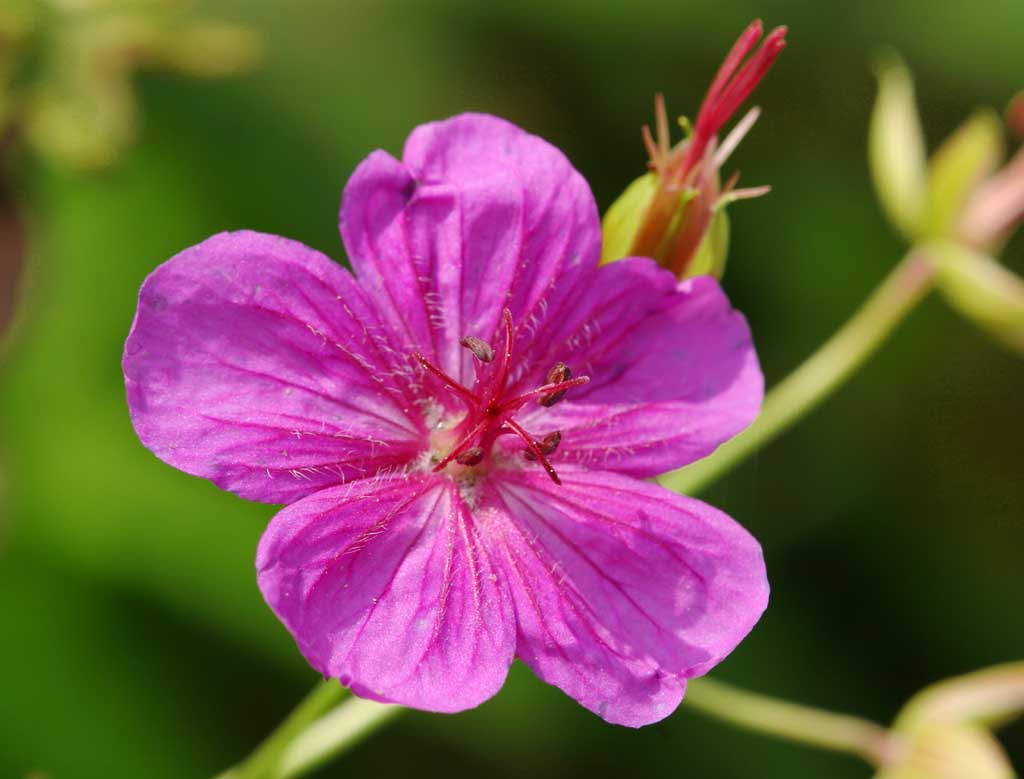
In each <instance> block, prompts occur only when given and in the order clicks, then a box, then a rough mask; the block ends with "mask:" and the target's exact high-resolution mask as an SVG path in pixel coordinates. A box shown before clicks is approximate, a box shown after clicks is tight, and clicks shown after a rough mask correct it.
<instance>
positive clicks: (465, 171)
mask: <svg viewBox="0 0 1024 779" xmlns="http://www.w3.org/2000/svg"><path fill="white" fill-rule="evenodd" d="M341 232H342V237H343V238H344V241H345V246H346V248H347V249H348V252H349V257H350V259H351V261H352V266H353V268H354V270H355V271H356V275H357V277H358V278H359V281H360V284H362V285H364V286H365V287H366V288H367V289H368V290H369V291H370V294H371V295H373V297H374V298H375V300H377V302H378V306H379V307H380V308H381V309H382V311H384V312H385V313H384V316H386V317H387V326H388V327H390V328H391V329H392V331H394V332H396V333H401V334H402V337H404V338H405V339H406V344H407V347H406V348H407V349H418V350H419V351H421V352H423V353H424V354H426V355H427V356H429V357H431V358H432V359H433V360H434V361H435V363H436V364H437V365H438V366H439V367H441V368H442V370H444V371H446V372H447V373H448V374H449V375H451V376H454V377H455V378H458V379H461V380H462V381H463V383H468V382H471V380H472V377H473V370H472V362H471V359H472V358H471V356H470V355H469V353H468V352H466V350H464V349H461V348H460V347H459V339H460V338H462V337H463V336H466V335H471V336H476V337H479V338H483V339H484V340H487V341H491V342H492V343H494V341H495V339H496V338H497V333H496V330H497V328H498V326H499V323H500V317H501V311H502V309H503V308H505V307H508V308H509V309H510V310H511V311H512V315H513V318H514V320H515V322H516V323H517V325H518V326H519V340H520V341H522V342H523V343H521V344H520V346H518V347H517V351H523V348H522V347H523V345H524V344H525V342H526V341H528V340H529V338H530V335H531V334H532V332H534V331H535V330H536V329H537V328H538V327H540V326H541V325H542V324H543V323H544V321H546V320H547V319H548V318H550V317H555V316H560V315H561V313H562V312H563V311H564V309H565V308H566V307H567V306H568V305H569V302H570V301H571V299H572V297H573V296H574V294H575V291H576V288H577V285H578V284H579V282H580V281H581V280H582V279H584V278H585V277H586V276H587V275H588V274H589V273H591V272H592V271H593V269H594V268H595V267H596V265H597V260H598V257H599V254H600V222H599V219H598V214H597V207H596V205H595V203H594V199H593V196H592V195H591V193H590V188H589V187H588V186H587V183H586V181H584V179H583V178H582V177H581V176H580V175H579V173H577V172H576V171H575V170H574V169H573V167H572V165H571V164H570V163H569V161H568V160H567V159H566V158H565V155H563V154H562V153H561V152H560V151H559V150H558V149H556V148H555V147H554V146H552V145H550V144H549V143H547V142H546V141H544V140H542V139H540V138H538V137H536V136H533V135H530V134H528V133H526V132H524V131H523V130H521V129H519V128H518V127H516V126H515V125H512V124H510V123H508V122H506V121H504V120H502V119H498V118H496V117H492V116H485V115H480V114H463V115H461V116H456V117H454V118H452V119H448V120H446V121H443V122H436V123H432V124H427V125H423V126H421V127H418V128H417V129H416V130H415V131H414V132H413V133H412V135H410V136H409V139H408V141H407V142H406V145H405V153H404V158H403V161H402V162H399V161H397V160H395V159H394V158H393V157H391V156H389V155H387V154H385V153H384V152H375V153H374V154H371V155H370V156H369V157H368V158H367V159H366V160H365V161H364V162H363V163H362V164H361V165H360V166H359V168H357V169H356V171H355V173H354V174H353V175H352V178H351V179H350V180H349V183H348V185H347V186H346V188H345V195H344V197H343V199H342V207H341Z"/></svg>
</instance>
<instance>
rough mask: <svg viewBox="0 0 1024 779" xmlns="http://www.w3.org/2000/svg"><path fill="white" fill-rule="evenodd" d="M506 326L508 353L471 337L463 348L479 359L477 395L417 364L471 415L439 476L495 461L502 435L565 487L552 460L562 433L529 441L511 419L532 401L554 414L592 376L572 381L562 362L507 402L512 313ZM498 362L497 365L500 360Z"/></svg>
mask: <svg viewBox="0 0 1024 779" xmlns="http://www.w3.org/2000/svg"><path fill="white" fill-rule="evenodd" d="M502 324H503V325H504V331H505V332H504V348H503V349H502V350H501V352H500V353H496V352H495V350H494V349H493V348H492V347H491V345H490V344H489V343H487V342H486V341H484V340H482V339H480V338H477V337H476V336H466V337H464V338H462V339H461V340H460V341H459V343H460V344H461V345H462V346H464V347H465V348H466V349H468V350H469V351H470V352H472V354H473V356H474V357H475V358H476V359H477V366H476V382H475V383H476V386H475V388H474V389H475V391H474V390H470V389H468V388H467V387H465V386H464V385H463V384H462V383H461V382H459V381H458V380H456V379H454V378H452V377H451V376H449V375H448V374H447V373H445V372H444V371H442V370H441V369H440V368H438V367H437V366H436V365H434V364H433V363H431V362H430V361H429V360H428V359H427V358H426V357H424V356H423V355H422V354H420V353H418V352H414V353H413V355H412V356H413V358H414V359H415V360H416V361H417V362H418V363H419V364H420V365H421V366H423V368H424V370H426V371H427V372H428V373H430V374H432V375H433V376H434V377H435V378H437V379H438V380H439V381H440V382H441V383H442V384H443V385H444V386H445V387H447V388H448V389H449V390H451V391H452V392H454V393H455V394H456V395H458V396H459V398H460V399H461V400H463V401H464V402H465V403H466V405H467V413H466V415H465V416H464V417H463V419H462V421H461V422H460V423H459V425H458V426H457V428H456V430H455V435H454V436H453V437H456V438H457V440H456V442H455V444H454V445H452V446H451V447H450V448H448V450H447V452H445V454H444V456H443V457H441V458H440V459H439V460H438V461H437V463H436V464H435V465H434V466H433V470H434V471H435V472H439V471H442V470H444V469H445V468H447V467H448V466H449V465H450V464H451V463H452V462H455V463H457V464H458V465H460V466H463V467H467V468H473V467H476V466H479V465H481V464H483V463H484V462H485V460H487V458H488V457H489V456H490V449H491V446H492V445H493V444H494V441H495V440H496V439H497V438H498V437H499V436H501V435H508V434H512V435H516V436H518V437H519V438H520V439H522V441H523V443H524V444H525V445H526V449H525V450H524V451H523V455H524V457H525V458H526V459H527V460H530V461H534V462H539V463H540V464H541V466H542V467H543V468H544V470H545V471H546V472H547V474H548V476H550V477H551V480H552V481H553V482H555V484H561V480H560V479H559V478H558V474H557V473H556V472H555V469H554V467H553V466H552V465H551V463H550V461H549V460H548V456H549V455H551V454H552V453H553V452H554V451H555V449H557V448H558V444H559V442H560V441H561V439H562V433H561V431H558V430H555V431H553V432H551V433H548V434H547V435H546V436H544V438H543V439H542V440H540V441H538V440H537V439H536V438H534V436H532V435H530V433H528V432H527V431H526V430H525V429H523V427H522V425H520V424H519V423H518V422H516V421H515V420H514V419H512V416H513V415H514V414H515V413H516V412H517V411H518V410H519V409H521V408H522V407H523V406H524V405H525V404H526V403H527V402H528V401H529V400H531V399H533V398H537V400H538V402H539V404H540V405H541V406H544V407H546V408H549V407H551V406H553V405H555V404H556V403H558V402H559V401H560V400H561V399H562V398H563V397H564V396H565V394H566V393H567V392H568V391H569V390H570V389H572V388H573V387H578V386H581V385H583V384H586V383H587V382H588V381H590V377H588V376H576V377H573V375H572V371H571V370H570V369H569V367H568V366H567V365H566V364H565V363H564V362H557V363H555V365H554V366H553V367H552V368H551V370H550V371H548V373H547V375H546V377H545V383H544V384H542V385H541V386H539V387H537V388H536V389H532V390H529V391H528V392H524V393H521V394H519V395H516V396H514V397H512V398H505V390H506V389H507V386H506V385H507V384H508V379H509V375H510V374H511V365H512V344H513V335H514V327H513V322H512V313H511V312H510V311H509V310H508V309H505V310H504V311H502ZM496 358H497V359H496Z"/></svg>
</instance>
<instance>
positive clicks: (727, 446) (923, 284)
mask: <svg viewBox="0 0 1024 779" xmlns="http://www.w3.org/2000/svg"><path fill="white" fill-rule="evenodd" d="M933 277H934V271H933V269H932V266H931V264H930V263H929V262H928V260H927V259H926V258H925V257H924V256H923V255H922V254H920V253H919V252H916V251H915V252H911V253H910V254H908V255H907V256H906V257H905V258H904V259H903V260H902V261H901V262H900V263H899V264H898V265H897V266H896V267H895V268H893V270H892V271H891V272H890V273H889V275H888V276H887V277H886V278H885V279H884V280H883V281H882V283H881V284H880V285H879V286H878V288H877V289H876V290H875V291H874V292H873V293H872V294H871V297H869V298H868V299H867V301H865V303H864V304H863V305H862V306H861V308H860V310H859V311H857V313H855V314H854V315H853V317H851V318H850V320H849V321H847V323H846V324H845V325H843V327H842V328H841V329H840V330H839V331H838V332H837V333H836V334H835V335H833V336H832V337H831V338H829V340H828V341H826V342H825V343H824V344H823V345H822V346H821V347H820V348H819V349H818V351H816V352H815V353H814V354H813V355H811V356H810V357H809V358H808V359H807V361H806V362H804V363H803V364H802V365H801V366H800V367H798V368H797V369H796V370H795V371H793V372H792V373H791V374H790V375H789V376H787V377H786V378H785V379H783V380H782V381H781V382H779V383H778V384H777V385H775V387H773V388H772V389H771V391H770V392H768V394H767V395H766V396H765V399H764V405H763V406H762V407H761V416H759V417H758V418H757V420H756V421H755V422H754V423H753V424H752V425H751V426H750V427H748V428H747V429H746V430H744V431H743V432H742V433H740V434H739V435H738V436H736V437H735V438H733V439H732V440H730V441H728V442H726V443H724V444H722V445H721V446H720V447H718V449H717V450H716V451H715V452H714V454H712V455H711V456H709V457H705V458H704V459H703V460H700V461H699V462H696V463H694V464H693V465H688V466H687V467H685V468H680V469H679V470H677V471H672V472H671V473H666V474H665V475H663V476H660V477H659V478H658V482H659V483H660V484H661V485H662V486H663V487H667V488H668V489H670V490H673V491H675V492H679V493H682V494H685V495H693V494H695V493H698V492H700V491H701V490H702V489H703V488H704V487H705V486H707V485H708V484H709V483H711V482H712V481H714V480H715V479H716V478H718V477H719V476H721V475H722V474H723V473H724V472H725V471H728V470H729V469H730V468H733V467H734V466H736V465H737V464H739V463H740V462H742V461H743V460H745V459H746V458H747V457H748V456H749V455H751V454H753V453H754V452H755V451H757V450H758V449H759V448H761V447H762V446H764V445H765V444H766V443H768V442H769V441H771V440H772V439H773V438H775V437H776V436H777V435H779V433H782V432H784V431H785V430H786V429H787V428H789V426H790V425H792V424H793V423H794V422H796V421H797V420H798V419H800V418H801V417H803V416H805V415H806V414H807V413H808V412H810V411H811V410H812V409H814V408H815V407H816V406H817V405H818V404H819V403H821V402H822V401H823V400H824V399H825V398H827V397H828V396H829V395H830V394H832V392H833V391H834V390H835V389H836V388H838V387H839V386H840V385H841V384H842V383H843V382H844V381H846V379H848V378H849V377H850V376H851V375H852V374H853V372H854V371H855V370H857V368H859V367H860V366H861V365H862V364H863V363H864V361H865V360H867V358H868V357H870V356H871V355H872V354H873V353H874V352H875V350H876V349H877V348H878V347H879V346H881V344H882V343H883V342H884V341H885V339H886V338H887V337H888V336H889V335H890V334H891V333H892V332H893V330H895V329H896V326H897V325H899V324H900V322H902V321H903V319H904V318H905V317H906V316H907V314H909V313H910V312H911V311H912V310H913V309H914V306H916V305H917V303H918V302H919V301H920V300H921V299H922V298H923V297H924V295H925V293H927V292H928V291H929V290H930V289H931V287H932V280H933Z"/></svg>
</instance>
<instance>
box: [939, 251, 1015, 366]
mask: <svg viewBox="0 0 1024 779" xmlns="http://www.w3.org/2000/svg"><path fill="white" fill-rule="evenodd" d="M928 256H929V258H930V259H931V260H932V262H933V264H934V265H935V269H936V275H935V281H936V284H937V285H938V287H939V289H940V290H941V291H942V293H943V295H944V296H945V298H946V300H947V301H948V302H949V304H950V305H951V306H952V307H953V308H955V309H956V310H957V311H958V312H959V313H961V314H963V315H964V316H965V317H967V318H968V319H970V320H971V321H972V322H974V323H975V324H976V325H978V327H980V328H981V329H982V330H984V331H986V332H987V333H989V334H990V335H991V336H993V337H994V338H995V339H996V340H997V341H1000V342H1001V343H1003V344H1004V345H1005V346H1007V347H1008V348H1009V349H1010V350H1011V351H1014V352H1016V353H1018V354H1021V355H1024V279H1021V278H1020V277H1019V276H1017V275H1016V274H1014V273H1012V272H1011V271H1009V270H1007V269H1006V268H1005V267H1004V266H1002V265H1000V264H999V263H998V262H997V261H996V260H995V259H993V258H992V257H989V256H988V255H985V254H980V253H978V252H975V251H971V250H970V249H967V248H964V247H962V246H959V245H957V244H952V243H948V244H940V245H936V246H932V247H929V249H928Z"/></svg>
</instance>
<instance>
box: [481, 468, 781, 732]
mask: <svg viewBox="0 0 1024 779" xmlns="http://www.w3.org/2000/svg"><path fill="white" fill-rule="evenodd" d="M560 475H561V478H562V486H560V487H559V486H557V485H555V484H553V483H552V482H551V481H550V480H549V479H548V478H547V476H546V475H545V474H544V473H543V472H540V471H539V470H536V469H526V470H521V471H501V472H500V473H497V474H494V476H493V478H491V479H489V480H488V484H489V485H493V487H489V493H488V495H487V497H486V498H485V500H484V501H483V502H482V503H481V509H482V510H485V511H486V510H490V511H493V512H495V514H499V513H500V514H505V515H507V516H508V517H510V519H509V520H507V521H506V522H504V523H503V524H498V523H492V525H491V526H492V527H500V528H501V534H500V543H501V544H502V545H503V548H504V550H505V560H504V566H505V569H506V570H507V571H508V576H509V579H510V581H511V588H512V594H513V597H514V599H515V607H516V619H517V623H518V628H519V638H518V646H517V654H518V656H519V657H520V658H521V659H522V660H523V661H524V662H525V663H526V664H527V665H529V666H530V667H531V668H532V669H533V670H534V671H535V672H536V673H537V675H538V676H540V678H541V679H543V680H544V681H546V682H548V683H550V684H553V685H555V686H556V687H559V688H561V689H562V690H563V691H565V692H566V693H567V694H568V695H570V696H571V697H573V698H575V699H576V700H577V701H579V702H580V703H581V704H582V705H583V706H585V707H586V708H588V709H590V710H591V711H593V712H595V713H597V714H598V715H600V716H601V717H602V718H604V719H606V720H608V721H609V722H614V723H618V724H622V725H630V726H634V727H638V726H641V725H645V724H648V723H651V722H655V721H657V720H660V719H662V718H663V717H665V716H667V715H668V714H670V713H671V712H672V711H673V710H674V709H675V708H676V706H677V705H678V703H679V701H680V699H681V698H682V696H683V692H684V689H685V686H686V682H685V680H686V679H687V678H690V677H694V676H700V675H701V674H704V673H706V672H707V671H708V670H709V669H710V668H712V667H713V666H714V665H715V664H717V663H718V662H720V661H721V660H722V659H723V658H724V657H725V656H726V655H728V654H729V652H731V651H732V649H733V648H734V647H735V646H736V645H737V644H738V643H739V641H740V640H741V639H742V638H743V637H744V636H746V635H747V633H748V632H749V631H750V629H751V628H752V627H753V626H754V624H755V623H756V622H757V620H758V618H759V617H760V615H761V613H762V612H763V611H764V608H765V606H766V604H767V599H768V583H767V580H766V578H765V568H764V560H763V558H762V556H761V549H760V547H759V546H758V544H757V542H756V541H755V540H754V539H753V538H752V537H751V536H750V535H749V534H748V533H747V532H746V531H745V530H744V529H743V528H742V527H740V525H738V524H737V523H736V522H734V521H733V520H732V519H730V518H729V517H727V516H726V515H725V514H723V513H721V512H720V511H717V510H716V509H713V508H712V507H710V506H708V505H705V504H704V503H701V502H700V501H697V500H693V499H691V498H685V497H682V496H680V495H676V494H675V493H672V492H669V491H668V490H664V489H662V488H660V487H657V486H656V485H653V484H649V483H647V482H642V481H638V480H635V479H631V478H629V477H625V476H620V475H617V474H612V473H596V472H586V471H581V470H578V469H572V468H563V469H561V470H560Z"/></svg>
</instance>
